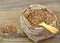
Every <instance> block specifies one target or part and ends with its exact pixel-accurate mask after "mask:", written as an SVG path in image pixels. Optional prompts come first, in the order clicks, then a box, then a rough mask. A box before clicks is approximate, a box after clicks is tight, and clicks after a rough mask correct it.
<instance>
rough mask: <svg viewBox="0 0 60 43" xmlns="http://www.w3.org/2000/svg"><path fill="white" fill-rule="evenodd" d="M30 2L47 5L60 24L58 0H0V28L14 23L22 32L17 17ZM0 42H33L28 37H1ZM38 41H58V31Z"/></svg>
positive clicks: (59, 3) (53, 42)
mask: <svg viewBox="0 0 60 43" xmlns="http://www.w3.org/2000/svg"><path fill="white" fill-rule="evenodd" d="M32 3H35V4H36V3H39V4H42V5H45V6H47V7H48V8H49V9H51V10H52V11H53V12H54V13H55V14H56V16H57V18H58V21H59V26H60V0H42V1H41V0H9V1H8V0H0V28H1V27H4V26H5V25H7V24H14V25H15V26H16V27H17V29H18V33H21V34H24V32H23V31H22V30H21V28H20V23H19V18H20V15H21V14H22V12H23V9H24V8H25V7H26V6H28V5H29V4H32ZM0 43H34V42H33V41H31V40H30V39H29V38H17V39H16V38H13V39H6V38H1V40H0ZM38 43H60V33H59V34H57V35H56V36H54V37H52V38H49V39H46V40H42V41H39V42H38Z"/></svg>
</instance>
